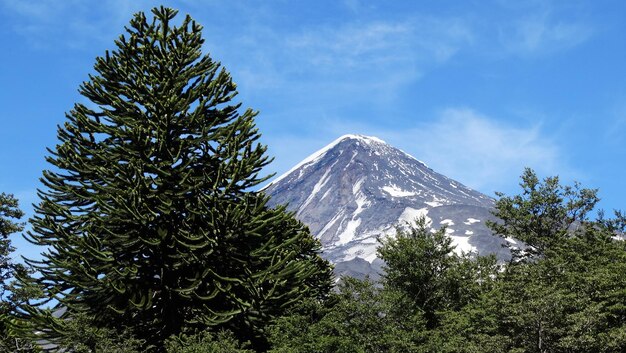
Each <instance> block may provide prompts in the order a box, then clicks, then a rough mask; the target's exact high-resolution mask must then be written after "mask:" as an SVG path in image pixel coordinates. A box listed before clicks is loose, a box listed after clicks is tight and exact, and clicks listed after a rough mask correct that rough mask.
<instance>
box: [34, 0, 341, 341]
mask: <svg viewBox="0 0 626 353" xmlns="http://www.w3.org/2000/svg"><path fill="white" fill-rule="evenodd" d="M152 13H153V15H154V16H153V19H152V20H149V19H148V18H146V16H145V15H144V14H143V13H138V14H136V15H135V16H134V18H133V19H132V20H131V22H130V26H129V27H127V28H126V33H125V34H124V35H122V36H121V37H120V38H119V39H118V40H117V41H116V42H115V44H116V49H115V50H113V51H111V52H109V51H107V52H106V53H105V55H104V56H103V57H99V58H97V59H96V64H95V67H94V68H95V74H93V75H90V76H89V80H88V81H87V82H84V83H83V84H82V85H81V86H80V89H79V92H80V94H81V95H83V96H84V97H85V98H86V99H87V100H88V101H89V102H90V103H89V104H82V103H78V104H76V105H75V106H74V108H73V109H72V110H71V111H70V112H69V113H68V114H67V121H66V122H65V123H64V125H63V126H60V127H59V128H58V138H59V143H58V145H57V146H56V147H55V148H53V149H50V150H49V153H50V156H48V157H47V161H48V162H49V163H50V164H51V165H52V166H53V168H52V169H51V170H46V171H44V173H43V178H42V182H43V185H44V188H42V190H40V191H39V196H40V198H41V202H40V203H39V205H38V206H37V207H36V215H35V216H34V217H33V219H32V220H31V222H32V231H31V232H29V233H28V239H29V240H30V241H31V242H32V243H34V244H37V245H43V246H46V247H47V250H46V251H45V253H44V254H43V260H42V261H39V262H37V261H29V263H30V264H31V265H33V266H34V267H35V268H36V269H37V270H38V271H39V272H40V273H41V275H42V277H41V279H40V280H39V282H40V284H41V285H42V286H43V287H44V289H45V292H46V293H47V295H48V298H49V299H54V300H56V301H57V302H58V307H63V308H64V310H66V311H64V314H63V315H62V316H61V318H60V319H58V318H55V317H53V316H52V315H51V313H50V311H45V310H35V309H33V308H29V307H25V308H23V314H24V317H25V318H26V319H28V322H31V323H33V325H38V326H37V327H35V328H36V329H38V330H41V331H42V332H44V333H45V334H46V335H47V336H48V338H49V339H50V340H53V341H54V339H55V337H57V338H58V337H60V336H62V335H63V326H64V323H66V322H67V320H65V319H67V318H71V317H72V315H77V314H79V313H80V314H81V315H87V317H90V318H91V319H92V320H93V324H94V325H95V326H99V327H112V328H115V329H118V328H119V329H123V328H126V329H130V330H131V331H132V333H133V334H134V335H135V337H137V338H138V339H140V340H143V341H145V342H146V349H147V348H148V347H152V348H151V349H156V350H162V349H163V348H162V347H163V346H162V342H163V340H165V339H166V338H168V337H170V336H171V335H177V334H180V333H183V332H184V333H186V334H193V333H194V331H198V330H205V329H207V328H208V329H210V330H220V329H229V330H231V331H233V332H234V333H235V334H236V335H238V336H239V338H241V339H243V340H244V341H246V340H250V341H252V343H253V345H255V348H256V349H259V350H262V349H264V345H265V343H264V342H265V341H264V337H263V330H264V327H265V325H266V324H267V323H268V322H269V321H270V320H271V319H272V318H273V317H275V316H277V315H280V314H282V313H283V312H284V311H285V310H286V309H288V308H289V307H290V306H291V305H293V304H294V303H296V302H297V301H299V300H301V299H303V298H320V297H323V296H325V295H326V294H327V293H328V290H329V288H330V285H331V270H330V267H329V265H328V263H327V262H326V261H324V260H322V259H321V258H320V257H319V254H318V252H319V243H318V242H317V241H316V240H315V239H314V238H313V237H312V236H311V234H310V233H309V231H308V230H307V228H306V227H305V226H304V225H303V224H302V223H300V222H298V221H296V220H295V219H294V218H293V215H292V214H289V213H287V212H286V211H285V209H284V207H279V208H276V209H271V208H269V207H268V206H267V205H266V202H267V197H266V196H265V195H264V194H263V193H262V192H253V191H250V190H251V188H253V187H255V186H258V185H259V184H260V183H262V182H263V181H265V180H266V179H267V178H263V177H260V176H259V173H260V171H261V169H262V168H263V167H264V166H266V165H267V164H268V162H269V159H268V158H267V157H266V156H265V152H266V147H264V146H263V145H261V144H260V143H259V142H258V139H259V137H260V135H259V132H258V131H257V129H256V127H255V124H254V117H255V115H256V114H257V113H256V112H254V111H252V110H250V109H248V110H245V111H244V112H243V113H242V114H240V112H239V111H240V106H241V104H240V103H233V102H232V101H233V99H234V97H235V96H236V94H237V91H236V85H235V84H234V83H233V82H232V79H231V77H230V75H229V74H228V73H227V72H226V71H225V70H224V69H223V68H221V67H220V64H219V63H217V62H215V61H213V60H212V59H211V58H210V57H209V56H208V55H203V54H202V52H201V46H202V44H203V39H202V36H201V26H200V25H198V24H197V23H196V22H195V21H194V20H192V19H191V18H190V17H189V16H186V17H185V18H184V19H183V20H182V23H180V24H179V25H178V26H176V25H175V24H174V23H173V20H174V18H175V16H176V14H177V11H175V10H172V9H168V8H164V7H160V8H155V9H153V10H152ZM24 322H26V321H24Z"/></svg>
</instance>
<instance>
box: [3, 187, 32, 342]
mask: <svg viewBox="0 0 626 353" xmlns="http://www.w3.org/2000/svg"><path fill="white" fill-rule="evenodd" d="M23 216H24V213H23V212H22V211H21V210H20V209H19V204H18V200H17V199H16V198H15V197H14V196H13V195H12V194H5V193H0V352H13V351H20V352H36V351H38V350H37V347H36V345H34V344H33V343H32V341H31V340H29V339H24V338H22V337H20V336H19V335H16V334H15V332H13V331H12V330H11V317H12V315H13V314H14V313H15V310H16V307H17V306H19V305H20V304H23V303H26V302H27V301H28V299H29V298H32V297H33V295H34V293H33V292H32V288H31V287H25V288H20V289H17V288H16V287H15V286H14V285H13V281H12V279H13V278H14V277H15V276H18V275H26V274H27V273H28V270H27V268H26V267H24V266H23V265H22V264H19V263H15V262H14V261H12V259H11V253H12V252H13V251H14V250H15V249H14V248H13V246H12V245H11V239H9V236H10V235H11V234H13V233H16V232H20V231H21V230H22V229H23V224H22V223H18V221H19V219H20V218H22V217H23Z"/></svg>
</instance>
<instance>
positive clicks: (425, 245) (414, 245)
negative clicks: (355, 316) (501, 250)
mask: <svg viewBox="0 0 626 353" xmlns="http://www.w3.org/2000/svg"><path fill="white" fill-rule="evenodd" d="M380 242H381V246H380V247H379V248H378V254H379V256H380V258H381V259H383V260H384V261H385V263H386V267H385V274H384V276H383V284H384V286H385V287H386V288H388V289H390V290H395V291H399V292H400V293H402V294H403V295H405V296H406V297H407V298H409V299H410V301H411V302H412V303H413V309H414V310H419V311H421V312H423V315H424V317H425V319H426V322H427V327H428V328H434V327H435V326H437V324H438V322H439V313H440V312H443V311H446V310H457V309H459V308H460V307H462V306H464V305H465V304H467V303H468V302H470V301H471V300H472V299H474V298H475V297H476V296H477V295H479V294H480V292H481V291H483V290H484V288H485V287H487V286H489V284H490V283H491V282H492V279H491V277H492V276H493V275H494V274H495V273H496V269H497V268H496V260H495V257H493V256H491V257H477V258H475V259H474V258H472V256H471V254H466V255H465V256H459V255H457V254H455V253H454V252H453V250H454V247H453V246H452V239H451V238H450V237H448V236H446V234H445V228H442V229H439V230H438V231H432V232H431V230H430V229H429V228H428V227H427V225H426V220H425V219H424V218H420V219H417V220H416V223H415V225H414V226H411V227H410V228H409V229H408V230H403V229H398V231H397V233H396V236H395V237H393V238H392V237H390V238H388V239H384V240H380Z"/></svg>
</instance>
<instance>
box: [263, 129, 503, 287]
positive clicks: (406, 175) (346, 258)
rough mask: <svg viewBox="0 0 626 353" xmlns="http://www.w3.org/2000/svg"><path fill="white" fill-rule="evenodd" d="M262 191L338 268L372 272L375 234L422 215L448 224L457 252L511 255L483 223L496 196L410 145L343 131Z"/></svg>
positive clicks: (434, 224)
mask: <svg viewBox="0 0 626 353" xmlns="http://www.w3.org/2000/svg"><path fill="white" fill-rule="evenodd" d="M265 192H266V193H267V194H268V195H270V196H271V201H270V205H279V204H287V205H288V210H290V211H292V212H295V214H296V218H298V219H299V220H300V221H302V222H303V223H305V224H306V225H308V226H309V228H310V230H311V233H313V234H314V235H315V236H316V237H317V238H319V239H320V241H321V243H322V246H323V253H322V256H324V257H325V258H326V259H328V260H330V261H331V262H332V263H334V264H335V266H336V268H335V270H336V272H337V273H338V274H339V275H344V274H345V275H351V276H355V277H364V276H365V275H369V276H370V277H374V278H376V277H377V275H378V273H379V271H380V268H381V266H382V261H381V260H380V259H377V258H376V248H377V246H378V241H377V238H378V237H385V236H390V235H391V236H393V234H395V229H396V227H398V226H400V227H402V226H406V225H407V222H412V221H413V220H414V219H415V218H417V217H425V218H426V221H427V222H428V223H429V224H430V226H431V227H432V228H440V227H442V226H444V225H445V226H446V227H447V229H446V232H447V234H448V236H450V237H451V238H452V241H453V244H454V245H456V251H457V252H459V253H460V252H476V253H478V254H481V255H486V254H490V253H495V254H496V256H497V257H498V258H499V259H502V260H504V259H508V258H509V257H510V255H509V253H508V250H507V249H506V248H504V247H503V246H502V244H503V243H504V242H505V240H504V239H502V238H499V237H496V236H493V235H492V234H491V232H490V231H489V229H487V227H486V226H485V221H486V220H487V219H494V217H493V216H492V215H491V212H490V209H491V208H492V207H493V205H494V200H493V199H491V198H489V197H487V196H485V195H483V194H481V193H479V192H477V191H475V190H472V189H470V188H468V187H466V186H464V185H462V184H461V183H459V182H457V181H454V180H452V179H449V178H447V177H445V176H443V175H441V174H439V173H436V172H435V171H433V170H432V169H430V168H428V166H426V164H424V163H423V162H420V161H419V160H417V159H415V158H414V157H412V156H410V155H408V154H407V153H405V152H403V151H401V150H399V149H397V148H394V147H392V146H390V145H388V144H387V143H385V142H384V141H382V140H380V139H378V138H375V137H368V136H361V135H345V136H342V137H340V138H339V139H337V140H335V141H334V142H332V143H331V144H329V145H328V146H326V147H324V148H323V149H321V150H319V151H317V152H316V153H314V154H312V155H311V156H309V157H308V158H306V159H305V160H303V161H302V162H300V163H299V164H298V165H296V166H295V167H294V168H292V169H291V170H290V171H288V172H287V173H285V174H284V175H282V176H280V177H278V178H276V179H275V180H274V181H272V182H271V183H270V184H269V185H268V186H267V187H265Z"/></svg>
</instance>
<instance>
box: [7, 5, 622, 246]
mask: <svg viewBox="0 0 626 353" xmlns="http://www.w3.org/2000/svg"><path fill="white" fill-rule="evenodd" d="M164 4H165V5H168V6H171V7H174V8H177V9H179V10H180V11H181V13H189V14H190V15H191V16H192V17H193V18H195V19H196V20H197V21H198V22H199V23H201V24H202V25H203V26H204V28H205V29H204V37H205V39H206V44H205V52H206V53H210V55H211V56H212V57H213V58H214V59H216V60H218V61H221V62H222V64H223V65H224V66H225V67H226V68H227V69H228V70H229V71H230V72H231V74H232V76H233V78H234V81H235V82H237V84H238V87H239V92H240V95H239V96H238V97H239V100H240V101H242V102H243V104H244V107H251V108H253V109H256V110H259V111H260V114H259V116H258V118H257V124H258V126H259V129H260V131H261V133H262V134H263V142H264V143H266V144H267V145H268V146H269V154H270V155H272V156H274V157H275V158H276V159H275V162H274V163H273V164H272V165H271V166H270V167H269V168H268V169H267V173H271V172H277V173H279V174H280V173H281V172H284V171H286V170H288V169H289V168H290V167H291V166H292V165H294V164H296V163H297V162H299V161H300V160H302V159H303V158H305V157H306V156H307V155H309V154H311V153H313V152H314V151H315V150H317V149H319V148H321V147H323V146H324V145H326V144H328V143H330V142H331V141H333V140H334V139H335V138H337V137H338V136H340V135H343V134H347V133H360V134H366V135H373V136H377V137H380V138H382V139H384V140H386V141H387V142H389V143H390V144H392V145H394V146H396V147H399V148H401V149H403V150H404V151H406V152H408V153H410V154H412V155H413V156H415V157H416V158H418V159H420V160H423V161H424V162H426V163H427V164H428V165H429V166H430V167H431V168H433V169H434V170H436V171H438V172H440V173H443V174H445V175H447V176H449V177H451V178H453V179H456V180H458V181H460V182H461V183H464V184H466V185H468V186H470V187H473V188H475V189H477V190H479V191H482V192H484V193H486V194H488V195H491V196H493V192H494V191H503V192H506V193H515V192H517V187H518V176H519V175H520V174H521V172H522V170H523V168H524V167H525V166H528V167H532V168H534V169H535V170H537V172H538V173H539V174H540V175H543V176H547V175H559V176H561V177H562V179H563V180H564V181H565V182H571V181H573V180H577V181H580V182H581V183H582V184H583V185H584V186H586V187H594V188H599V189H600V197H601V198H602V202H601V204H600V206H601V207H602V208H604V209H607V210H612V209H624V208H626V207H625V206H626V202H624V201H623V200H624V199H626V188H624V187H623V185H622V180H623V179H624V177H625V176H626V167H625V166H624V163H623V161H624V160H625V158H624V157H626V149H625V148H624V146H626V84H625V83H626V3H625V2H623V1H602V0H599V1H575V0H571V1H547V0H546V1H504V0H502V1H500V0H494V1H478V0H477V1H408V0H407V1H361V0H344V1H339V0H335V1H330V0H328V1H324V0H319V1H295V0H294V1H289V0H275V1H272V0H267V1H190V0H185V1H166V2H164ZM155 5H158V3H157V2H152V1H123V0H100V1H95V0H93V1H87V0H63V1H58V0H0V40H1V41H2V48H3V53H2V55H0V78H1V81H0V82H1V85H2V86H1V92H2V94H0V120H1V123H2V125H1V126H2V128H1V129H0V151H2V152H1V153H0V165H2V166H3V167H2V173H0V191H4V192H9V193H14V194H16V195H17V196H18V197H19V198H20V199H21V200H22V203H23V204H24V208H25V209H26V210H27V211H29V210H30V207H29V206H28V204H30V203H32V202H35V201H36V197H35V190H36V188H37V187H39V182H38V178H39V177H40V175H41V171H42V170H43V169H46V168H48V166H47V164H46V163H45V161H44V157H45V156H46V154H47V152H46V147H52V146H54V145H55V143H56V125H58V124H62V123H63V122H64V119H65V117H64V113H65V112H66V111H68V110H69V109H71V107H72V106H73V104H74V103H75V102H79V101H81V102H84V99H83V98H82V97H81V96H79V95H78V93H77V88H78V86H79V84H80V83H81V82H82V81H84V80H86V79H87V75H88V74H89V73H92V72H93V70H92V67H93V64H94V59H95V57H96V56H99V55H103V54H104V51H105V50H107V49H113V48H114V45H113V40H114V39H116V38H117V37H118V36H119V35H120V34H121V33H122V32H123V27H124V26H125V25H126V24H127V23H128V21H129V20H130V18H131V17H132V14H133V13H134V12H137V11H146V12H148V11H149V10H150V8H151V7H152V6H155ZM16 244H17V245H18V248H21V250H23V249H24V248H23V246H24V245H23V244H22V242H21V241H17V243H16Z"/></svg>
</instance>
